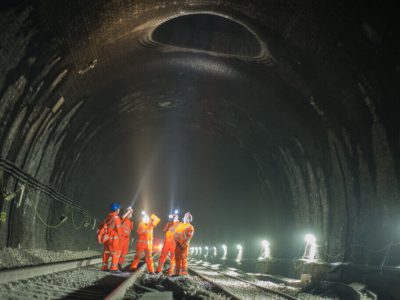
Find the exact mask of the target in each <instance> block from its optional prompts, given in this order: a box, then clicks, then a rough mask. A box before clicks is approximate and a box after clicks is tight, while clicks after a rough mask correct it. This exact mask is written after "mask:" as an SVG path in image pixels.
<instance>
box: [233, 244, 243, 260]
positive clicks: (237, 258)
mask: <svg viewBox="0 0 400 300" xmlns="http://www.w3.org/2000/svg"><path fill="white" fill-rule="evenodd" d="M236 249H237V250H238V253H237V255H236V259H235V261H236V262H237V263H238V264H240V262H241V261H242V256H243V246H242V245H240V244H238V245H237V246H236Z"/></svg>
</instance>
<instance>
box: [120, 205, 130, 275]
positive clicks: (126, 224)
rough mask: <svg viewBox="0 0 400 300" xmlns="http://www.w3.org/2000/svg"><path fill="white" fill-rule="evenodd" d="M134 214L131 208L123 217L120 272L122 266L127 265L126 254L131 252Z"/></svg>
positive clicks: (126, 210)
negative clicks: (130, 243) (130, 244)
mask: <svg viewBox="0 0 400 300" xmlns="http://www.w3.org/2000/svg"><path fill="white" fill-rule="evenodd" d="M132 213H133V209H132V207H130V206H129V207H128V208H127V209H125V212H124V215H123V216H122V222H121V228H122V235H121V255H120V257H119V269H120V270H121V269H122V265H123V264H124V263H125V257H126V254H128V252H129V240H130V237H131V232H132V230H133V221H132Z"/></svg>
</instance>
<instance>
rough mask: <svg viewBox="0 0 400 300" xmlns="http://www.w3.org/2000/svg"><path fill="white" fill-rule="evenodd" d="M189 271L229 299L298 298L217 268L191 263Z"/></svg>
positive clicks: (295, 299) (292, 299) (291, 299)
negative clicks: (215, 287)
mask: <svg viewBox="0 0 400 300" xmlns="http://www.w3.org/2000/svg"><path fill="white" fill-rule="evenodd" d="M189 270H190V272H192V273H193V274H195V275H197V276H199V277H201V278H202V279H204V280H206V281H208V282H209V283H211V284H213V285H215V286H217V288H218V289H220V290H222V291H223V292H224V293H225V294H226V295H227V296H228V297H229V298H230V299H235V300H236V299H289V300H298V298H296V297H294V296H292V295H288V294H286V293H283V292H281V291H277V290H275V289H272V288H268V287H265V286H262V285H259V284H256V283H254V282H251V281H248V280H245V279H242V278H239V277H236V276H232V275H229V274H226V273H225V272H221V271H219V270H215V269H212V268H208V267H206V266H203V265H202V266H199V265H195V264H191V265H190V267H189Z"/></svg>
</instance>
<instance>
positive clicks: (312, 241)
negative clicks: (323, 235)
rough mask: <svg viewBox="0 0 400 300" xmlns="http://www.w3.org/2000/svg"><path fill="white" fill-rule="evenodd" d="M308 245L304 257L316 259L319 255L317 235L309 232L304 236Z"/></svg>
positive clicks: (310, 259) (311, 259)
mask: <svg viewBox="0 0 400 300" xmlns="http://www.w3.org/2000/svg"><path fill="white" fill-rule="evenodd" d="M304 240H305V242H306V246H305V249H304V255H303V258H304V259H306V260H309V261H314V260H315V257H316V256H317V238H316V237H315V235H313V234H311V233H308V234H306V235H305V236H304Z"/></svg>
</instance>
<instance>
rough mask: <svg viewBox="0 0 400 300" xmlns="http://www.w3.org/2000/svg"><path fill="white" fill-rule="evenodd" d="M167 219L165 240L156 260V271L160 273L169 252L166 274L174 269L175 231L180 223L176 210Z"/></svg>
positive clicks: (171, 272)
mask: <svg viewBox="0 0 400 300" xmlns="http://www.w3.org/2000/svg"><path fill="white" fill-rule="evenodd" d="M168 219H169V222H168V223H167V224H165V226H164V232H165V240H164V245H163V248H162V251H161V255H160V258H159V260H158V266H157V270H156V273H161V271H162V269H163V266H164V263H165V260H166V259H167V256H168V254H170V259H169V260H170V262H169V269H168V275H173V274H174V270H175V244H176V243H175V231H176V228H177V227H178V225H179V224H180V222H179V216H178V211H175V213H174V214H173V215H169V216H168Z"/></svg>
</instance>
